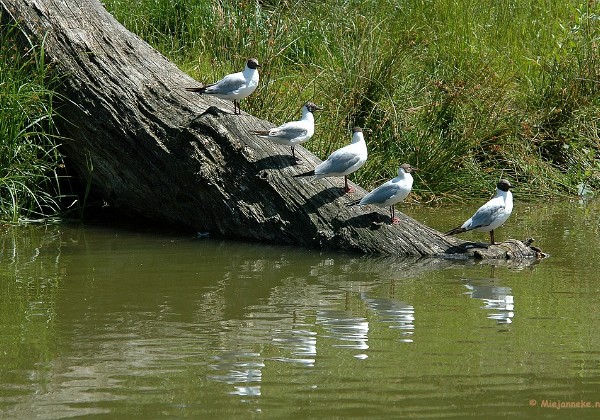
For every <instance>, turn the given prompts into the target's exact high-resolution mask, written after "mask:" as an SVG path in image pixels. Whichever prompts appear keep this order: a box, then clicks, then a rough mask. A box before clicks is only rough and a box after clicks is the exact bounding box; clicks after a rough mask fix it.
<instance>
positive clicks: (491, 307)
mask: <svg viewBox="0 0 600 420" xmlns="http://www.w3.org/2000/svg"><path fill="white" fill-rule="evenodd" d="M494 274H495V267H494V266H492V267H491V268H490V277H489V278H464V279H463V281H465V282H466V283H465V287H466V288H467V289H468V290H469V291H468V292H466V294H467V295H469V296H470V297H471V298H473V299H479V300H481V301H483V303H484V306H483V307H482V308H483V309H486V310H488V311H490V312H491V313H490V314H489V315H488V316H487V318H489V319H494V320H496V321H497V322H498V324H511V323H512V320H513V318H514V316H515V298H514V296H513V295H512V289H511V288H510V287H507V286H501V285H500V282H501V279H498V278H495V275H494Z"/></svg>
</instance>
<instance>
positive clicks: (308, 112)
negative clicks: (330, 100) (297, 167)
mask: <svg viewBox="0 0 600 420" xmlns="http://www.w3.org/2000/svg"><path fill="white" fill-rule="evenodd" d="M320 109H321V108H319V107H318V106H317V105H315V104H314V103H312V102H307V103H305V104H304V106H303V107H302V118H300V119H299V120H298V121H291V122H287V123H285V124H282V125H280V126H279V127H274V128H271V129H270V130H255V131H252V133H253V134H256V135H257V136H259V137H262V138H264V139H269V140H271V141H274V142H275V143H279V144H285V145H286V146H290V147H291V149H292V156H293V157H294V159H296V153H295V151H294V146H296V145H297V144H302V143H304V142H306V141H308V140H310V138H311V137H312V136H313V134H314V133H315V118H314V116H313V112H315V111H317V110H320Z"/></svg>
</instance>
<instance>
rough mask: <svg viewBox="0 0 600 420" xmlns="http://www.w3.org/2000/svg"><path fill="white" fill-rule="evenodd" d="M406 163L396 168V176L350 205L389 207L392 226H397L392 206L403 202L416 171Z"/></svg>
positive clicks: (416, 169) (410, 187) (398, 220)
mask: <svg viewBox="0 0 600 420" xmlns="http://www.w3.org/2000/svg"><path fill="white" fill-rule="evenodd" d="M418 170H419V169H418V168H415V167H413V166H411V165H409V164H408V163H403V164H402V165H400V168H398V176H397V177H395V178H393V179H390V180H389V181H387V182H386V183H384V184H381V185H380V186H379V187H377V188H375V189H374V190H373V191H371V192H370V193H368V194H367V195H365V196H364V197H363V198H362V199H361V200H360V201H356V202H354V203H352V205H354V204H358V205H365V204H373V205H374V206H377V207H389V208H390V219H391V223H392V224H397V223H398V222H400V219H398V218H396V217H395V209H394V204H396V203H399V202H401V201H404V199H405V198H406V197H407V196H408V194H409V193H410V190H411V189H412V185H413V177H412V175H411V173H412V172H414V171H418Z"/></svg>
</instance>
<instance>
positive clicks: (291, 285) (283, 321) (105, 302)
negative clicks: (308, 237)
mask: <svg viewBox="0 0 600 420" xmlns="http://www.w3.org/2000/svg"><path fill="white" fill-rule="evenodd" d="M467 207H468V208H466V209H456V208H454V209H424V208H422V207H417V206H415V207H410V208H405V209H404V210H405V211H406V212H407V213H408V214H410V215H411V216H413V217H415V218H417V219H419V220H423V221H424V222H425V223H427V224H429V225H431V226H433V227H435V228H438V229H440V230H443V229H447V228H449V227H452V226H453V225H455V224H457V222H461V221H462V220H464V219H465V218H466V217H468V216H469V215H470V214H471V213H472V210H474V209H475V208H476V207H477V203H474V204H473V205H472V206H467ZM599 210H600V204H598V203H593V202H592V203H585V204H582V203H577V202H562V203H558V204H552V205H551V204H532V205H520V206H519V207H518V208H517V209H516V210H515V213H514V215H513V217H512V218H511V219H510V220H509V222H508V223H507V226H506V227H504V228H501V229H499V230H498V231H497V239H498V240H502V239H506V238H507V237H509V236H510V237H515V238H525V237H529V236H533V237H535V238H536V239H537V242H536V244H538V245H539V246H540V247H542V248H543V249H544V251H546V252H548V253H550V254H551V257H550V258H548V259H546V260H544V261H542V262H541V263H538V264H534V265H531V266H526V267H522V266H521V267H519V266H508V265H505V264H501V265H497V266H492V265H490V264H474V263H455V262H448V261H437V260H420V261H414V260H404V259H397V258H381V257H364V256H356V255H341V254H334V253H320V252H314V251H304V250H297V249H292V248H287V247H275V246H264V245H256V244H244V243H236V242H221V241H216V240H211V239H205V240H198V239H194V238H192V237H191V236H192V235H190V237H189V238H188V237H181V236H171V235H166V234H151V233H135V232H132V231H127V230H124V229H111V228H99V227H79V226H65V225H63V226H47V227H40V226H29V227H20V228H15V227H8V228H2V230H1V231H0V246H1V249H0V251H1V254H0V257H1V264H0V299H1V305H0V338H1V340H0V417H2V418H44V419H48V418H64V417H72V416H84V415H91V416H92V417H106V418H132V417H137V418H157V417H170V418H172V417H193V418H249V417H261V416H262V417H266V418H290V417H297V418H303V417H304V418H319V417H320V418H332V417H338V418H340V417H353V416H356V417H370V418H384V417H385V418H394V417H450V416H456V417H467V416H476V417H495V416H500V415H510V416H517V415H518V416H520V417H523V416H531V417H533V416H539V415H544V416H557V417H564V416H577V417H582V416H589V417H597V416H599V415H600V279H599V276H598V273H599V272H600V261H599V259H598V255H599V250H600V241H599V240H598V230H599V226H600V225H599V217H600V216H599V215H600V211H599ZM464 237H465V238H469V239H477V240H483V239H486V234H479V233H471V234H465V235H464ZM597 402H598V407H596V403H597ZM561 403H562V404H563V405H565V404H570V405H575V404H579V405H582V403H583V405H587V404H588V403H589V404H590V405H591V407H584V408H580V407H579V408H575V407H573V408H567V407H564V406H563V407H562V408H560V404H561ZM553 404H558V408H553V407H552V405H553ZM559 408H560V409H559Z"/></svg>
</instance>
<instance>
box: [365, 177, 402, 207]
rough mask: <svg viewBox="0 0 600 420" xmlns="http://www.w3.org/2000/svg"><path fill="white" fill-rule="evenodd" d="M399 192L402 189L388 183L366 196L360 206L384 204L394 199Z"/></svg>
mask: <svg viewBox="0 0 600 420" xmlns="http://www.w3.org/2000/svg"><path fill="white" fill-rule="evenodd" d="M399 192H400V187H399V186H398V185H397V184H395V183H392V182H391V181H388V182H386V183H385V184H383V185H380V186H379V187H377V188H375V189H374V190H373V191H371V192H370V193H368V194H367V195H365V196H364V197H363V198H362V200H360V204H382V203H385V202H386V201H388V200H390V199H392V198H393V197H394V196H395V195H396V194H398V193H399Z"/></svg>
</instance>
